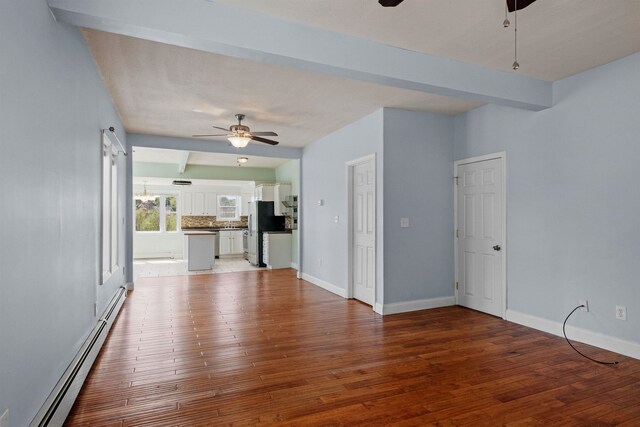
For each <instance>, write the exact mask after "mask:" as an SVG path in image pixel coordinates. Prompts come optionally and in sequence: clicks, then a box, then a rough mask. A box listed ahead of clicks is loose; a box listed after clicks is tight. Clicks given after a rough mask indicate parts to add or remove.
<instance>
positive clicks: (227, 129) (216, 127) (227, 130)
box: [211, 126, 229, 132]
mask: <svg viewBox="0 0 640 427" xmlns="http://www.w3.org/2000/svg"><path fill="white" fill-rule="evenodd" d="M211 127H212V128H214V129H220V130H223V131H225V132H229V128H221V127H220V126H211Z"/></svg>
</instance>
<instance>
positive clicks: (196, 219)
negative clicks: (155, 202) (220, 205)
mask: <svg viewBox="0 0 640 427" xmlns="http://www.w3.org/2000/svg"><path fill="white" fill-rule="evenodd" d="M248 221H249V217H247V216H241V217H240V221H231V222H228V221H218V220H217V219H216V217H215V216H189V215H183V216H182V217H180V227H181V228H182V229H183V230H185V229H186V230H188V229H190V228H223V227H227V226H228V225H231V226H232V227H238V228H244V227H247V224H248Z"/></svg>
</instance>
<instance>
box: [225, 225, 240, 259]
mask: <svg viewBox="0 0 640 427" xmlns="http://www.w3.org/2000/svg"><path fill="white" fill-rule="evenodd" d="M243 253H244V248H243V246H242V230H220V255H242V254H243Z"/></svg>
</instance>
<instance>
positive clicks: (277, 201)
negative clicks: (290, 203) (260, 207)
mask: <svg viewBox="0 0 640 427" xmlns="http://www.w3.org/2000/svg"><path fill="white" fill-rule="evenodd" d="M290 195H291V185H289V184H276V185H275V186H274V187H273V214H274V215H275V216H284V214H285V213H286V212H287V208H286V207H285V206H284V205H283V204H282V202H285V201H287V197H289V196H290Z"/></svg>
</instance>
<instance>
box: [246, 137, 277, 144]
mask: <svg viewBox="0 0 640 427" xmlns="http://www.w3.org/2000/svg"><path fill="white" fill-rule="evenodd" d="M251 139H253V140H254V141H258V142H264V143H265V144H271V145H278V144H279V142H278V141H272V140H271V139H267V138H260V137H259V136H255V135H252V136H251Z"/></svg>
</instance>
